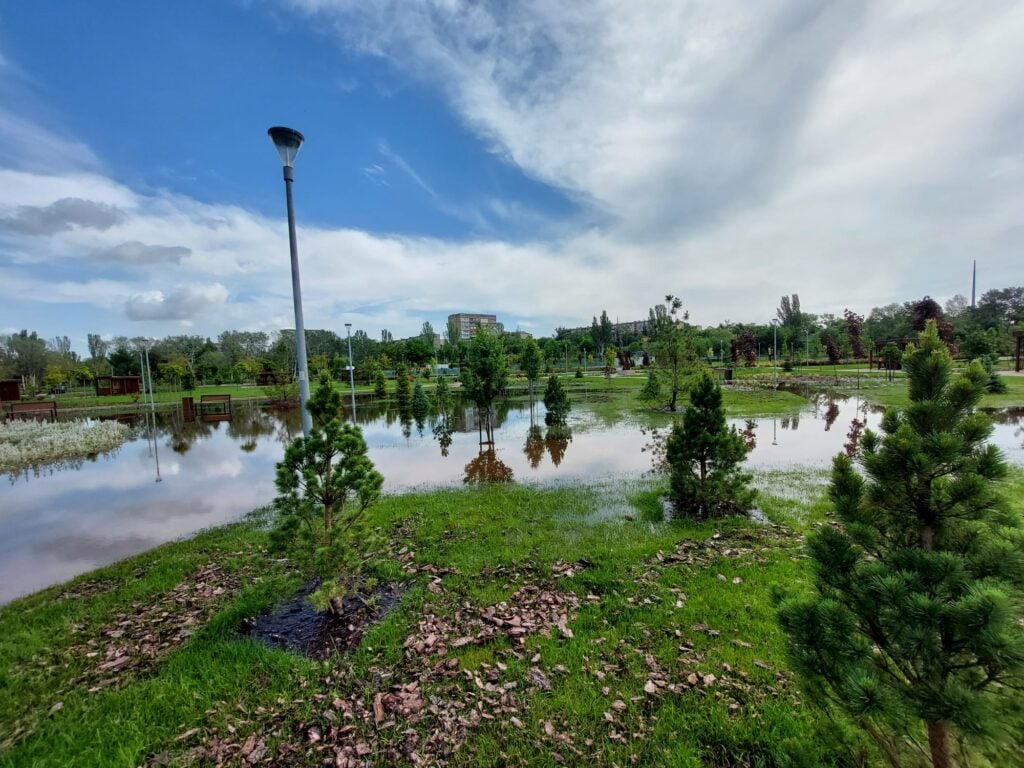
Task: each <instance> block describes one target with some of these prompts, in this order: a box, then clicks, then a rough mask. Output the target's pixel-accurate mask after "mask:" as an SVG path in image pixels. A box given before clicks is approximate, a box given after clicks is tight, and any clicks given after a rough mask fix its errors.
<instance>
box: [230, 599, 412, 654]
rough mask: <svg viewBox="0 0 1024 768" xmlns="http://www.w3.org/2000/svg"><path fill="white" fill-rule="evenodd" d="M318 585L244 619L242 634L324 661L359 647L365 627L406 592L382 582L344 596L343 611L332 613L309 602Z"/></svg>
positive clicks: (389, 609) (382, 616) (384, 613)
mask: <svg viewBox="0 0 1024 768" xmlns="http://www.w3.org/2000/svg"><path fill="white" fill-rule="evenodd" d="M318 586H320V585H319V583H318V582H316V581H311V582H310V583H309V584H307V585H306V586H304V587H303V588H302V589H300V590H299V591H298V592H297V593H296V594H295V596H294V597H292V598H291V599H290V600H288V601H287V602H285V603H283V604H281V605H279V606H277V607H276V608H274V609H273V610H272V611H270V612H269V613H264V614H261V615H259V616H256V617H255V618H250V619H246V620H245V622H244V625H243V632H244V634H246V635H248V636H249V637H255V638H256V639H257V640H260V641H261V642H263V643H265V644H266V645H269V646H270V647H271V648H282V649H284V650H288V651H293V652H294V653H301V654H303V655H304V656H309V657H310V658H312V659H317V660H323V659H326V658H327V657H329V656H331V655H332V654H335V653H345V652H347V651H351V650H352V649H353V648H355V647H356V646H358V645H359V641H360V640H362V637H363V633H364V632H365V631H366V629H367V628H368V627H370V626H372V625H373V624H375V623H377V622H378V621H380V620H381V619H382V618H384V617H385V616H386V615H387V614H388V613H389V612H390V611H391V609H392V608H394V607H395V606H396V605H397V604H398V602H399V600H400V599H401V598H402V595H403V594H405V587H403V586H402V585H401V584H385V585H382V586H380V587H378V588H377V589H376V590H374V591H373V592H372V593H371V594H369V595H353V596H351V597H346V598H345V599H344V602H343V609H342V612H341V613H334V612H332V611H318V610H317V609H316V608H315V607H314V606H313V604H312V603H311V602H310V601H309V596H310V595H311V594H312V593H313V592H314V591H316V589H317V587H318Z"/></svg>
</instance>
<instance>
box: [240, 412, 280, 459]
mask: <svg viewBox="0 0 1024 768" xmlns="http://www.w3.org/2000/svg"><path fill="white" fill-rule="evenodd" d="M277 428H278V421H277V420H276V419H275V418H274V417H273V416H272V415H271V414H270V413H268V412H267V411H264V410H262V409H260V408H257V407H252V406H250V407H249V408H247V409H246V408H241V409H238V410H237V411H236V412H235V413H234V415H233V416H232V419H231V421H230V422H228V436H229V437H231V438H233V439H234V440H241V441H242V445H241V449H242V450H243V451H244V452H245V453H252V452H253V451H255V450H256V446H257V443H258V442H259V441H258V438H260V437H268V436H271V435H274V434H275V433H276V432H277Z"/></svg>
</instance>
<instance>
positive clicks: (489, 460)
mask: <svg viewBox="0 0 1024 768" xmlns="http://www.w3.org/2000/svg"><path fill="white" fill-rule="evenodd" d="M512 480H513V477H512V468H511V467H510V466H509V465H508V464H506V463H505V462H503V461H502V460H501V459H499V458H498V454H497V453H496V452H495V450H494V448H492V447H490V446H488V447H487V448H485V449H483V450H481V451H480V454H479V455H478V456H477V457H476V458H475V459H473V460H472V461H470V462H469V463H468V464H467V465H466V469H465V476H464V477H463V478H462V482H464V483H466V484H476V485H479V484H482V483H511V482H512Z"/></svg>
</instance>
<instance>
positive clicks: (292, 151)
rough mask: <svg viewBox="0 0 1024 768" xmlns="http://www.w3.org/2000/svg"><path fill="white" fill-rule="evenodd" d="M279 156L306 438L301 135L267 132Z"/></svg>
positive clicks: (278, 130)
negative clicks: (298, 204) (295, 188)
mask: <svg viewBox="0 0 1024 768" xmlns="http://www.w3.org/2000/svg"><path fill="white" fill-rule="evenodd" d="M267 133H268V134H270V139H271V141H273V142H274V146H275V147H276V148H277V154H279V155H280V156H281V164H282V165H283V166H284V191H285V197H286V198H287V201H288V245H289V246H290V248H291V255H292V301H293V302H294V304H295V358H296V364H297V366H298V369H299V405H300V407H301V408H302V434H303V435H304V436H305V437H309V433H310V431H311V430H312V429H313V417H312V416H311V415H310V413H309V409H308V408H307V407H306V406H307V403H308V402H309V364H308V363H307V362H306V327H305V323H304V322H303V320H302V286H301V285H300V284H299V246H298V244H297V243H296V241H295V205H294V203H293V202H292V181H293V179H294V177H293V175H292V166H293V164H294V163H295V156H296V155H297V154H299V147H301V146H302V142H303V141H304V139H303V137H302V134H301V133H299V132H298V131H296V130H293V129H291V128H282V127H280V126H276V127H274V128H271V129H270V130H268V131H267Z"/></svg>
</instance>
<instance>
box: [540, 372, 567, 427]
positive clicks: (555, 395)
mask: <svg viewBox="0 0 1024 768" xmlns="http://www.w3.org/2000/svg"><path fill="white" fill-rule="evenodd" d="M544 408H545V409H546V411H547V413H545V414H544V421H545V422H546V423H547V424H565V420H566V418H567V417H568V416H569V411H570V410H571V409H572V401H570V400H569V394H568V393H567V392H566V391H565V387H563V386H562V382H561V381H560V380H559V378H558V377H557V376H551V377H550V378H548V385H547V387H545V389H544Z"/></svg>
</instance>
